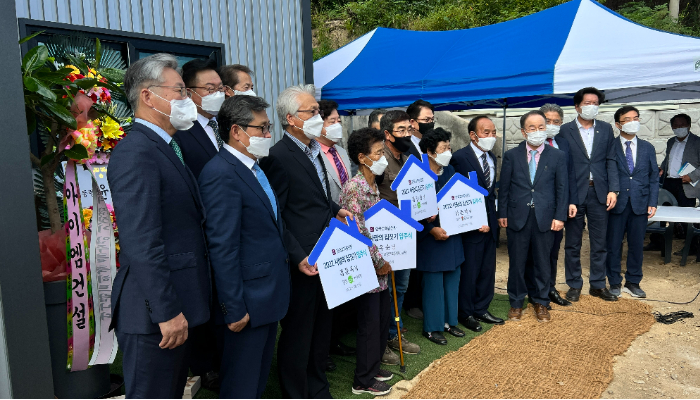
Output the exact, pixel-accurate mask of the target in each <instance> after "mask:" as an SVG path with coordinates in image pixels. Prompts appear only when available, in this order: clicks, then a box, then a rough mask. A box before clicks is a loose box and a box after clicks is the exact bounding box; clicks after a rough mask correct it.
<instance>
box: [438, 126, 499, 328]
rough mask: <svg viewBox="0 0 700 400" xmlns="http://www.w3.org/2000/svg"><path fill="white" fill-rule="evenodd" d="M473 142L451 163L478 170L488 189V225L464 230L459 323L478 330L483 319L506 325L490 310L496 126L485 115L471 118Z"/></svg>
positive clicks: (493, 277) (462, 171)
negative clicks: (469, 230)
mask: <svg viewBox="0 0 700 400" xmlns="http://www.w3.org/2000/svg"><path fill="white" fill-rule="evenodd" d="M468 129H469V138H470V139H471V143H470V144H469V145H468V146H465V147H463V148H461V149H459V150H457V151H456V152H455V154H454V156H453V157H452V161H450V165H452V166H453V167H454V168H455V172H458V173H460V174H462V175H464V176H469V172H472V171H476V176H477V178H478V180H479V186H481V187H482V188H484V189H486V190H487V191H488V192H489V194H488V196H486V214H487V218H488V224H487V225H484V226H482V227H481V228H479V229H478V230H475V231H471V232H466V233H462V234H461V236H462V245H463V247H464V264H462V269H461V277H460V280H459V322H461V323H462V325H464V326H465V327H466V328H467V329H469V330H472V331H474V332H481V331H482V330H483V328H482V326H481V322H483V323H486V324H495V325H503V324H504V321H503V319H501V318H498V317H496V316H494V315H493V314H491V313H490V312H489V311H488V307H489V304H491V301H492V300H493V294H494V285H495V283H496V233H497V232H498V220H497V217H496V190H495V188H496V167H497V165H498V164H497V163H496V156H495V155H494V154H493V152H492V151H491V149H493V146H494V145H495V144H496V125H494V123H493V121H491V120H490V119H489V118H488V117H487V116H485V115H477V116H475V117H474V118H472V120H471V121H469V127H468Z"/></svg>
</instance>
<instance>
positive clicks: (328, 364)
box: [326, 356, 338, 372]
mask: <svg viewBox="0 0 700 400" xmlns="http://www.w3.org/2000/svg"><path fill="white" fill-rule="evenodd" d="M336 369H338V366H337V365H335V363H334V362H333V359H332V358H331V356H328V359H327V360H326V372H333V371H335V370H336Z"/></svg>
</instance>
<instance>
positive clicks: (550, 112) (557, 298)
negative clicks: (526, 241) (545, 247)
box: [525, 104, 578, 306]
mask: <svg viewBox="0 0 700 400" xmlns="http://www.w3.org/2000/svg"><path fill="white" fill-rule="evenodd" d="M540 111H541V112H542V113H543V114H544V116H545V118H547V140H546V141H545V145H549V146H552V147H554V148H555V149H559V150H561V151H563V152H564V154H565V157H566V171H567V173H568V180H569V193H567V197H566V198H567V203H568V204H569V212H568V217H569V218H573V217H575V216H576V203H575V202H576V201H578V200H577V199H578V192H577V191H576V180H575V179H574V174H573V173H571V172H572V171H573V161H572V159H571V148H570V146H569V142H568V141H567V140H566V139H564V138H563V137H561V136H558V134H559V129H560V128H561V125H562V123H563V119H564V110H562V109H561V107H559V106H558V105H556V104H545V105H543V106H542V107H540ZM563 238H564V231H563V230H561V231H556V232H554V243H553V244H552V251H551V252H550V253H549V264H550V268H551V270H550V275H549V300H550V301H552V302H553V303H555V304H558V305H560V306H570V305H571V302H570V301H569V300H566V299H564V298H563V297H561V295H560V294H559V291H558V290H557V288H556V285H557V264H558V263H559V248H560V247H561V241H562V239H563ZM533 265H534V260H533V259H532V252H530V253H528V256H527V264H526V266H525V269H526V271H528V272H530V271H532V268H533ZM530 276H531V274H530ZM527 284H528V285H529V286H532V285H533V283H532V281H530V280H528V281H527Z"/></svg>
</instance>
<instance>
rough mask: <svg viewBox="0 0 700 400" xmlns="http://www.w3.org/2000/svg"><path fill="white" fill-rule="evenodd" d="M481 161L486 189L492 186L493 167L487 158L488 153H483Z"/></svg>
mask: <svg viewBox="0 0 700 400" xmlns="http://www.w3.org/2000/svg"><path fill="white" fill-rule="evenodd" d="M481 163H482V166H483V169H484V180H485V181H486V189H489V188H490V187H491V167H490V166H489V162H488V160H486V153H481Z"/></svg>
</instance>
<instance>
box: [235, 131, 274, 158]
mask: <svg viewBox="0 0 700 400" xmlns="http://www.w3.org/2000/svg"><path fill="white" fill-rule="evenodd" d="M239 128H240V127H239ZM240 129H241V130H242V131H243V133H245V134H246V136H248V139H250V144H249V145H248V146H245V145H244V146H245V149H246V150H248V153H250V154H251V155H252V156H253V157H255V158H257V159H258V160H259V159H261V158H265V157H267V156H268V154H270V144H271V143H272V138H271V137H269V138H265V137H259V136H250V135H248V132H246V131H244V130H243V128H240ZM239 142H240V140H239ZM241 144H243V142H241Z"/></svg>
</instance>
